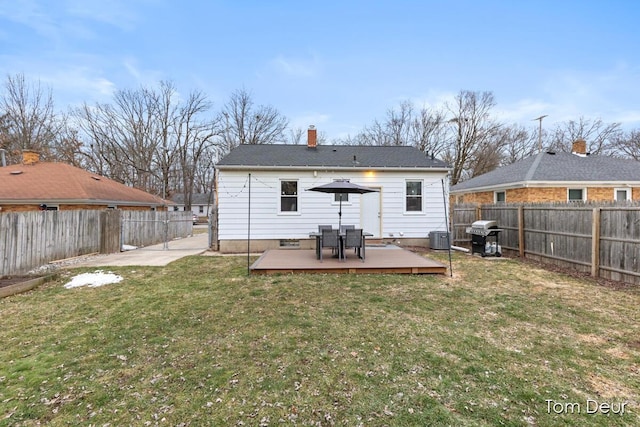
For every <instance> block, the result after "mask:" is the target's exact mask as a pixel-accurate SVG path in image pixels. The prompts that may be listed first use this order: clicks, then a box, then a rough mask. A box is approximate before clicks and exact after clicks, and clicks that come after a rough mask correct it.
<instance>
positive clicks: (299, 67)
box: [270, 55, 321, 77]
mask: <svg viewBox="0 0 640 427" xmlns="http://www.w3.org/2000/svg"><path fill="white" fill-rule="evenodd" d="M270 64H271V67H273V69H275V70H276V71H277V72H279V73H281V74H284V75H286V76H289V77H314V76H316V75H318V74H319V71H320V68H321V64H320V61H319V60H318V58H316V57H312V58H311V59H302V58H286V57H284V56H283V55H278V56H277V57H276V58H274V59H272V60H271V61H270Z"/></svg>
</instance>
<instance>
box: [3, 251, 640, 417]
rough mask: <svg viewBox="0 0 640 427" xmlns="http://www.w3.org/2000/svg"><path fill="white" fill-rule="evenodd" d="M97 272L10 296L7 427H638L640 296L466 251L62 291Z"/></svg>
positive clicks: (168, 275) (202, 264)
mask: <svg viewBox="0 0 640 427" xmlns="http://www.w3.org/2000/svg"><path fill="white" fill-rule="evenodd" d="M433 257H434V258H436V259H438V260H440V261H444V262H447V261H446V257H445V256H444V255H440V254H436V255H434V256H433ZM87 271H94V270H93V269H92V270H87V269H75V270H71V271H66V272H63V273H62V275H61V277H60V278H59V279H58V280H57V281H55V282H50V283H47V284H45V285H43V286H41V287H39V288H38V289H36V290H34V291H31V292H28V293H25V294H21V295H16V296H12V297H8V298H4V299H2V300H0V342H1V343H2V346H1V348H0V361H1V362H2V363H1V364H0V425H15V426H33V425H41V424H47V425H54V426H62V425H87V426H88V425H95V426H104V425H110V426H123V425H140V426H146V425H150V426H151V425H167V426H188V425H192V426H197V425H216V426H217V425H225V426H226V425H245V426H258V425H265V426H266V425H281V424H283V425H318V426H325V425H337V426H342V425H348V426H358V425H363V426H384V425H388V426H428V425H432V426H439V425H452V426H464V425H470V426H493V425H511V426H520V425H525V426H526V425H534V426H557V425H563V426H589V425H599V426H623V425H640V402H639V400H640V397H639V396H640V368H639V367H640V314H639V313H640V289H637V288H635V289H624V290H615V289H612V288H607V287H603V286H600V285H598V284H597V283H595V282H591V281H588V280H583V279H577V278H574V277H570V276H566V275H563V274H558V273H553V272H548V271H544V270H541V269H538V268H536V267H535V266H532V265H528V264H522V263H519V262H516V261H510V260H504V259H501V260H488V259H481V258H479V257H470V256H468V255H465V254H455V257H454V272H455V274H454V277H453V278H450V277H448V276H447V277H444V276H406V275H306V276H300V275H296V276H291V275H282V276H257V277H247V275H246V258H245V257H189V258H185V259H183V260H181V261H178V262H175V263H173V264H171V265H169V266H168V267H164V268H151V267H144V268H138V267H136V268H132V267H123V268H113V269H111V270H109V271H113V272H115V273H118V274H120V275H122V276H123V277H124V280H123V281H122V282H120V283H117V284H112V285H106V286H103V287H98V288H87V287H83V288H75V289H69V290H68V289H65V288H64V287H63V285H64V284H65V283H66V282H68V281H69V280H70V278H71V277H72V276H73V275H76V274H79V273H81V272H87ZM596 402H597V403H596ZM607 404H608V405H609V410H608V412H609V413H608V414H607V413H605V412H607V410H606V409H607V408H606V406H599V407H598V406H597V405H607ZM596 409H597V411H596ZM590 412H596V413H590Z"/></svg>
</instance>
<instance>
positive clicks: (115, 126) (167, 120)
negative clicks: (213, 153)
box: [76, 81, 221, 209]
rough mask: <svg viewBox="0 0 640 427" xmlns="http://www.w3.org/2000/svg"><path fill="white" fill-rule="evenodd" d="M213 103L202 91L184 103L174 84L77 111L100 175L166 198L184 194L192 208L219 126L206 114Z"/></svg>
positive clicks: (123, 92)
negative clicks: (201, 169)
mask: <svg viewBox="0 0 640 427" xmlns="http://www.w3.org/2000/svg"><path fill="white" fill-rule="evenodd" d="M210 108H211V104H210V103H209V102H208V101H207V99H206V97H205V96H204V94H202V93H201V92H193V93H191V94H190V95H189V96H188V97H187V98H186V99H185V100H184V101H183V102H181V100H180V97H179V96H178V92H177V90H176V88H175V86H174V84H173V83H171V82H164V81H163V82H160V84H159V87H158V88H157V89H154V88H141V89H138V90H121V91H118V92H116V94H115V95H114V102H113V104H97V105H95V106H93V107H90V106H88V105H86V104H85V105H84V106H83V107H82V108H80V109H78V110H76V115H77V116H78V117H79V119H80V123H81V129H82V130H83V132H84V133H85V135H87V137H88V139H89V140H90V141H91V163H92V165H93V168H95V169H96V171H97V172H99V173H101V174H103V175H106V176H109V177H111V178H113V179H116V180H118V181H120V182H123V183H125V184H128V185H132V186H136V187H138V188H141V189H143V190H145V191H149V192H152V193H154V194H159V195H160V196H161V197H163V198H167V197H169V196H170V195H171V194H173V193H175V192H177V191H181V192H182V193H183V194H184V195H185V208H186V209H190V208H191V194H192V192H193V190H194V182H195V179H196V178H195V177H196V175H197V170H198V168H199V167H200V162H201V161H202V160H203V156H205V155H206V153H207V151H206V149H207V147H209V146H212V145H213V144H214V139H215V137H216V136H218V135H219V134H220V133H221V132H220V128H219V125H218V122H217V121H216V120H212V119H208V118H207V117H205V114H206V113H207V111H208V110H210Z"/></svg>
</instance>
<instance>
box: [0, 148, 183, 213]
mask: <svg viewBox="0 0 640 427" xmlns="http://www.w3.org/2000/svg"><path fill="white" fill-rule="evenodd" d="M167 203H169V204H171V202H167V201H165V200H162V199H161V198H160V197H157V196H154V195H152V194H149V193H146V192H144V191H142V190H138V189H136V188H132V187H128V186H126V185H124V184H120V183H119V182H116V181H113V180H111V179H109V178H105V177H103V176H100V175H97V174H93V173H90V172H87V171H85V170H83V169H79V168H77V167H74V166H71V165H68V164H65V163H52V162H40V161H39V156H38V153H37V152H34V151H28V150H27V151H24V152H23V161H22V163H21V164H19V165H11V166H6V167H0V213H4V212H17V211H34V210H71V209H115V208H117V209H125V210H127V209H128V210H164V209H166V205H167Z"/></svg>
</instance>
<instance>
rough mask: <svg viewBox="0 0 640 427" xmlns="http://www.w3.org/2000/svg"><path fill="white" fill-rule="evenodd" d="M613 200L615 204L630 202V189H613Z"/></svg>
mask: <svg viewBox="0 0 640 427" xmlns="http://www.w3.org/2000/svg"><path fill="white" fill-rule="evenodd" d="M613 198H614V199H615V201H616V202H625V201H627V200H631V189H630V188H616V189H614V193H613Z"/></svg>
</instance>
